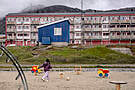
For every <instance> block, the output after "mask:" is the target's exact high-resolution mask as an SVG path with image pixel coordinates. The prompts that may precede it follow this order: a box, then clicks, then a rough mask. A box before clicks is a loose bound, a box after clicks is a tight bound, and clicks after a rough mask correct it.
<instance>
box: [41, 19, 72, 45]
mask: <svg viewBox="0 0 135 90" xmlns="http://www.w3.org/2000/svg"><path fill="white" fill-rule="evenodd" d="M69 26H70V24H69V21H67V20H66V21H63V22H59V23H55V24H51V25H48V26H44V27H41V28H39V29H38V41H39V42H42V37H50V41H51V42H68V43H69ZM54 28H62V35H54Z"/></svg>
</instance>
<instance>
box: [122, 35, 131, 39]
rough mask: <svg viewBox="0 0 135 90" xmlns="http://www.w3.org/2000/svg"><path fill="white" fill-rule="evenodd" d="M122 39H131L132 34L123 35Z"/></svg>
mask: <svg viewBox="0 0 135 90" xmlns="http://www.w3.org/2000/svg"><path fill="white" fill-rule="evenodd" d="M121 39H131V36H130V35H121Z"/></svg>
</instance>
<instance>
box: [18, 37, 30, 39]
mask: <svg viewBox="0 0 135 90" xmlns="http://www.w3.org/2000/svg"><path fill="white" fill-rule="evenodd" d="M16 38H17V39H30V36H17V37H16Z"/></svg>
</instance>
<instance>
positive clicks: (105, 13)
mask: <svg viewBox="0 0 135 90" xmlns="http://www.w3.org/2000/svg"><path fill="white" fill-rule="evenodd" d="M81 14H82V13H81V12H80V13H9V14H8V15H7V16H31V15H81ZM83 14H84V15H101V14H102V15H108V14H135V12H86V13H83Z"/></svg>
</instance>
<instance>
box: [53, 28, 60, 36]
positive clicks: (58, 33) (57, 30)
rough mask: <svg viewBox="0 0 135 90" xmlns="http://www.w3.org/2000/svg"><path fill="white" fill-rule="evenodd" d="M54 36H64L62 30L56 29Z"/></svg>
mask: <svg viewBox="0 0 135 90" xmlns="http://www.w3.org/2000/svg"><path fill="white" fill-rule="evenodd" d="M54 35H62V28H54Z"/></svg>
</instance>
